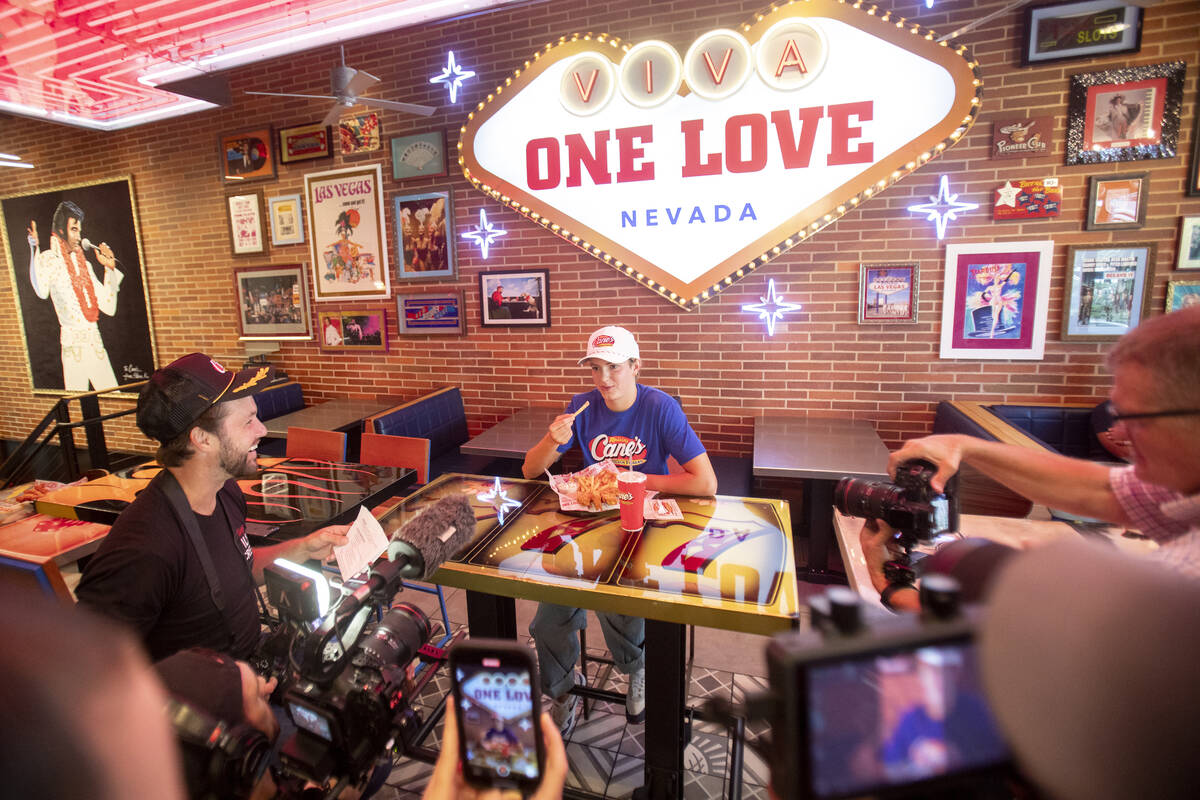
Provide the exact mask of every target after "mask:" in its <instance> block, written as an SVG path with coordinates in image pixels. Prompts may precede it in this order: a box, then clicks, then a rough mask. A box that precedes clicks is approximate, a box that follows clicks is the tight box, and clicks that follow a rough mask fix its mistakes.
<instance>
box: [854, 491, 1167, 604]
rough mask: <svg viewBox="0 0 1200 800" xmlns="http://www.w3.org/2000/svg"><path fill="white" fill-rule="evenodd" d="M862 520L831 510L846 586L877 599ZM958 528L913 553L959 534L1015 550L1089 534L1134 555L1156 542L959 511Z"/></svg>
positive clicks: (1114, 528) (1112, 531) (1098, 528)
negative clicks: (865, 551)
mask: <svg viewBox="0 0 1200 800" xmlns="http://www.w3.org/2000/svg"><path fill="white" fill-rule="evenodd" d="M865 522H866V520H864V519H862V518H860V517H848V516H846V515H844V514H842V513H841V512H839V511H834V513H833V524H834V530H835V531H836V538H837V543H838V549H839V550H840V551H841V553H842V563H843V564H845V565H846V578H847V581H848V582H849V584H850V588H851V589H853V590H854V591H856V592H858V593H859V595H861V596H862V597H863V598H864V599H866V600H867V601H868V602H870V603H878V602H879V592H878V591H877V590H876V589H875V586H874V585H873V584H872V583H871V574H870V572H869V571H868V570H867V560H866V556H864V555H863V550H862V545H861V544H860V543H859V538H858V536H859V533H860V532H861V531H862V527H863V524H864V523H865ZM958 527H959V531H958V532H957V533H954V534H948V535H946V536H942V537H939V538H938V539H937V540H936V541H935V542H934V543H933V544H921V545H918V546H917V547H915V548H914V550H913V552H914V553H925V554H928V553H932V552H933V551H934V550H936V548H937V547H939V546H941V545H944V544H947V543H949V542H954V541H957V540H959V539H962V538H963V537H978V538H982V539H989V540H991V541H994V542H999V543H1000V544H1006V545H1008V546H1009V547H1015V548H1017V549H1018V550H1024V549H1028V548H1030V547H1036V546H1038V545H1043V544H1049V543H1050V542H1054V541H1058V540H1060V539H1075V538H1078V537H1080V536H1089V537H1094V538H1100V539H1104V540H1105V541H1107V542H1109V543H1110V544H1112V546H1114V547H1116V548H1117V549H1119V550H1123V551H1127V552H1130V553H1135V554H1146V553H1151V552H1153V551H1154V550H1155V549H1157V547H1158V545H1156V544H1154V542H1151V541H1150V540H1148V539H1146V538H1144V537H1141V536H1130V535H1127V533H1126V530H1125V528H1124V527H1123V526H1120V525H1105V524H1099V525H1091V524H1078V525H1072V524H1070V523H1068V522H1062V521H1058V520H1040V519H1022V518H1019V517H988V516H982V515H979V514H963V515H962V516H961V517H960V519H959V526H958Z"/></svg>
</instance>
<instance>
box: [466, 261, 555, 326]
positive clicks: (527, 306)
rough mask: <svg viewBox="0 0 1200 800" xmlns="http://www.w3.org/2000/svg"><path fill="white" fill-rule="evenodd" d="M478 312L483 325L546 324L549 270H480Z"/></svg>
mask: <svg viewBox="0 0 1200 800" xmlns="http://www.w3.org/2000/svg"><path fill="white" fill-rule="evenodd" d="M497 295H499V299H497ZM479 314H480V324H482V325H483V326H484V327H485V328H488V327H508V328H522V327H543V328H546V327H549V326H550V271H549V270H545V269H522V270H499V271H495V272H481V273H479Z"/></svg>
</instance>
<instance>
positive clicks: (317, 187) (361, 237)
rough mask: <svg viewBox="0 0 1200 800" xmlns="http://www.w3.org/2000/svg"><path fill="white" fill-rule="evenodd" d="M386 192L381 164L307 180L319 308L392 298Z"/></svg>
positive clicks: (309, 235) (311, 176) (309, 219)
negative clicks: (323, 304)
mask: <svg viewBox="0 0 1200 800" xmlns="http://www.w3.org/2000/svg"><path fill="white" fill-rule="evenodd" d="M382 186H383V171H382V170H381V168H380V166H379V165H378V164H373V165H371V166H362V167H348V168H345V169H334V170H329V171H328V172H312V173H309V174H308V175H305V176H304V194H305V199H306V202H307V205H308V240H309V252H310V253H311V255H312V270H313V295H314V296H315V297H316V299H317V302H322V301H325V300H361V299H367V298H380V299H383V298H387V297H389V296H390V295H391V288H392V283H391V278H390V277H389V275H388V257H387V245H386V243H385V241H384V234H383V231H384V228H383V191H382Z"/></svg>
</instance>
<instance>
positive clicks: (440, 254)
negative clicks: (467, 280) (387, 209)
mask: <svg viewBox="0 0 1200 800" xmlns="http://www.w3.org/2000/svg"><path fill="white" fill-rule="evenodd" d="M392 211H393V219H394V220H395V224H396V234H397V238H398V240H399V241H398V243H397V246H396V261H397V263H398V266H397V269H396V273H397V277H398V278H399V279H400V280H426V281H427V280H429V279H430V278H450V279H453V278H454V276H455V272H456V266H455V258H454V250H455V247H454V221H453V220H454V193H453V192H452V191H451V190H450V188H449V187H439V188H435V189H433V190H431V191H428V192H420V193H418V194H404V195H397V196H396V197H395V198H393V200H392Z"/></svg>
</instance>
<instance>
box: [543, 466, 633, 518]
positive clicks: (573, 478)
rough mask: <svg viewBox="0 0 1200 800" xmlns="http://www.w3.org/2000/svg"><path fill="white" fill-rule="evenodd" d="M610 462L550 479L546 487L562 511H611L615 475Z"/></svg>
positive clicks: (614, 469) (615, 498)
mask: <svg viewBox="0 0 1200 800" xmlns="http://www.w3.org/2000/svg"><path fill="white" fill-rule="evenodd" d="M618 472H620V469H618V468H617V465H616V464H614V463H613V462H612V461H611V460H610V459H607V458H606V459H604V460H603V461H597V462H596V463H595V464H592V465H590V466H587V467H584V468H583V469H581V470H579V471H578V472H568V473H566V474H563V475H551V476H550V488H551V489H553V490H554V493H555V494H557V495H558V507H559V508H561V509H562V510H563V511H612V510H613V509H616V508H618V506H619V504H618V502H617V473H618Z"/></svg>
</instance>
